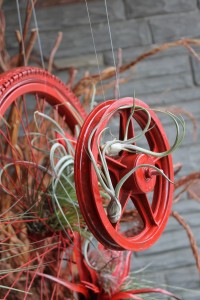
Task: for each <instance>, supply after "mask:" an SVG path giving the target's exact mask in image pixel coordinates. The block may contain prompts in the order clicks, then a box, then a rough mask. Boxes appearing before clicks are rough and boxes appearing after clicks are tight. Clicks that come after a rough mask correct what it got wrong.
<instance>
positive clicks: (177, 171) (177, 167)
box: [173, 163, 183, 175]
mask: <svg viewBox="0 0 200 300" xmlns="http://www.w3.org/2000/svg"><path fill="white" fill-rule="evenodd" d="M182 167H183V164H181V163H177V164H175V165H174V166H173V168H174V175H177V174H178V173H179V172H180V170H181V169H182Z"/></svg>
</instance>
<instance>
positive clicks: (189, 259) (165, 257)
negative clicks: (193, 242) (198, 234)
mask: <svg viewBox="0 0 200 300" xmlns="http://www.w3.org/2000/svg"><path fill="white" fill-rule="evenodd" d="M148 251H149V250H146V251H144V252H140V253H138V254H137V255H138V257H139V259H140V266H141V264H142V266H146V265H148V264H150V266H149V268H148V269H147V270H145V271H146V272H148V273H149V272H158V271H163V270H165V271H170V272H172V270H174V269H177V268H185V270H186V274H187V267H189V266H192V265H194V264H195V260H194V257H193V254H192V250H191V249H190V248H184V249H178V250H173V251H166V252H163V253H157V254H156V255H153V254H151V255H150V254H149V253H148Z"/></svg>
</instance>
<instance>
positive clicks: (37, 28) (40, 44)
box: [31, 0, 45, 69]
mask: <svg viewBox="0 0 200 300" xmlns="http://www.w3.org/2000/svg"><path fill="white" fill-rule="evenodd" d="M31 4H32V10H33V19H34V23H35V27H36V30H37V34H38V47H39V52H40V58H41V63H42V68H43V69H45V64H44V58H43V51H42V43H41V39H40V33H39V27H38V22H37V17H36V12H35V5H34V2H33V0H31Z"/></svg>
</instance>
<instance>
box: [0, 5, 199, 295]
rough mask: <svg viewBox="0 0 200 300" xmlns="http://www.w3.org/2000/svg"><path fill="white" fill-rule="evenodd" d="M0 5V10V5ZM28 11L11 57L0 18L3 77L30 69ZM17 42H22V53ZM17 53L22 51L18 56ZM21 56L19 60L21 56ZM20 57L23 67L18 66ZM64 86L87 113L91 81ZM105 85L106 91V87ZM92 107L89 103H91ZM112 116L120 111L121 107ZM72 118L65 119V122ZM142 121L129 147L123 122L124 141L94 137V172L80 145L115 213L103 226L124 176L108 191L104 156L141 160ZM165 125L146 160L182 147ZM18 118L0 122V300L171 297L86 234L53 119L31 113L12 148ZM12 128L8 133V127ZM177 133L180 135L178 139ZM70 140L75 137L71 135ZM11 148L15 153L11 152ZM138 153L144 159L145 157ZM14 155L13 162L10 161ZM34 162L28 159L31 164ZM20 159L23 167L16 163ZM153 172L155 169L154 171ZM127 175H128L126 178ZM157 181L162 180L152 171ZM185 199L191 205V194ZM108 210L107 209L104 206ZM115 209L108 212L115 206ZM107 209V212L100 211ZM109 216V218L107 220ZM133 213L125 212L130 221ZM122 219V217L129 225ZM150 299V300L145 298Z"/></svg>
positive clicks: (65, 143) (69, 145)
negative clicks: (158, 145)
mask: <svg viewBox="0 0 200 300" xmlns="http://www.w3.org/2000/svg"><path fill="white" fill-rule="evenodd" d="M0 3H1V4H2V2H0ZM32 3H35V1H28V2H27V14H26V16H27V17H26V21H25V24H24V29H23V32H22V33H21V32H18V31H17V39H18V42H19V53H17V54H16V55H15V56H13V57H11V58H10V57H9V55H8V52H7V51H6V48H5V43H4V35H5V19H4V15H3V12H2V11H1V13H0V24H1V25H2V26H1V29H0V37H1V39H0V40H1V46H0V47H1V48H0V67H1V71H2V72H4V71H6V70H8V69H11V68H13V67H16V66H21V65H23V64H24V63H25V64H28V62H29V60H31V59H32V60H34V61H37V57H34V56H33V55H31V54H32V49H33V46H34V42H35V40H36V38H37V30H32V31H31V35H30V37H29V38H28V27H29V23H30V18H31V13H32V9H33V6H32ZM1 4H0V5H1ZM22 41H25V43H24V45H22ZM60 42H61V34H60V35H59V36H58V39H57V41H56V43H55V47H54V49H53V50H52V53H51V55H50V59H49V64H48V69H49V70H51V69H52V68H53V67H54V68H56V66H55V65H54V63H53V57H54V55H55V52H56V49H57V48H58V46H59V43H60ZM190 44H197V45H199V44H200V42H199V40H181V41H178V42H173V43H168V44H165V45H163V46H161V47H158V48H155V49H154V50H151V51H149V52H148V53H145V54H142V55H141V56H139V57H138V59H136V60H135V61H134V62H132V63H131V64H129V65H126V66H119V72H124V71H126V70H128V69H129V68H130V67H133V66H134V65H136V64H137V63H138V62H140V61H141V60H142V59H145V58H146V57H148V56H150V55H153V54H156V53H157V52H159V51H163V50H165V49H167V48H169V47H174V46H178V45H183V46H185V47H187V48H188V49H189V50H190V51H191V47H190ZM23 47H25V48H23ZM24 50H25V53H26V56H24ZM24 57H26V60H25V62H24ZM69 74H70V79H69V82H68V85H70V87H71V88H72V89H73V91H74V93H76V95H77V96H82V97H83V98H84V103H85V105H87V104H88V103H89V102H90V99H91V98H93V97H92V94H93V90H92V89H91V86H92V85H93V86H96V93H97V94H98V93H99V92H100V89H99V88H98V82H99V81H100V79H99V75H92V76H88V77H85V78H83V79H81V80H80V81H79V82H78V83H77V84H76V85H73V83H74V77H75V71H74V70H73V69H70V70H69ZM114 75H115V69H114V68H113V69H108V70H105V72H103V73H102V77H101V80H107V79H110V78H112V77H113V76H114ZM114 85H115V83H114V82H113V83H111V84H110V85H109V86H105V88H107V87H113V86H114ZM91 103H92V105H93V101H91ZM120 109H123V107H121V108H120ZM140 109H144V108H142V107H138V106H136V105H134V103H133V107H132V111H131V114H130V118H129V120H130V119H131V117H132V116H133V114H134V113H135V111H137V110H140ZM73 113H74V112H73V111H72V114H73ZM145 113H146V114H147V116H148V118H147V119H148V121H147V124H146V127H145V128H144V130H143V131H142V132H141V133H140V134H139V135H136V136H135V137H134V138H133V139H131V140H130V139H128V137H127V132H128V127H129V121H128V122H127V124H126V133H125V136H124V139H123V140H119V139H118V140H117V139H113V140H112V141H111V142H106V143H101V142H100V141H101V135H103V132H101V135H100V136H99V144H98V150H99V156H100V158H101V163H102V166H103V169H101V170H100V169H99V168H98V164H97V162H96V161H95V160H94V159H93V154H92V151H91V145H90V142H91V139H92V136H93V134H94V132H95V130H94V132H93V133H92V135H91V137H90V139H89V143H88V149H87V151H88V154H89V155H90V159H91V161H92V163H93V165H94V167H95V170H96V173H97V176H98V179H99V183H100V185H101V191H102V196H103V197H104V198H105V199H107V198H109V199H114V201H115V202H114V203H116V204H117V207H118V208H119V210H118V211H117V215H116V209H115V214H114V215H113V214H112V213H113V206H112V205H111V204H110V205H109V208H110V218H111V219H115V218H116V217H118V215H119V214H120V206H119V205H118V202H117V199H118V194H119V191H120V188H121V186H122V185H123V183H124V182H125V180H127V178H128V176H129V175H130V174H127V176H126V177H125V178H122V179H121V181H120V182H119V183H118V185H117V186H116V187H115V188H113V186H112V181H111V179H110V174H109V172H108V167H107V163H106V159H105V155H113V153H114V154H116V153H118V152H119V151H121V150H123V151H130V152H133V153H135V152H139V153H147V154H149V151H148V150H145V149H144V148H138V147H136V146H134V145H133V142H134V141H136V140H139V139H140V138H142V137H143V136H144V135H145V133H146V132H148V131H149V130H151V128H150V116H149V112H148V110H145ZM167 114H168V116H169V117H171V118H172V120H173V122H174V124H175V126H176V129H177V138H176V140H175V142H174V144H173V145H172V147H171V149H170V150H169V151H167V152H166V153H152V152H151V155H154V156H165V155H168V154H169V153H171V152H172V151H174V150H175V149H176V148H177V147H178V146H179V144H180V143H181V141H182V138H183V135H184V125H183V121H182V119H181V118H180V117H177V116H175V115H174V114H173V113H170V112H168V113H167ZM20 120H21V117H20V112H19V111H16V109H15V108H14V106H13V107H12V109H11V111H10V114H9V115H8V116H7V117H6V118H4V117H2V116H1V119H0V129H1V128H2V126H4V125H5V124H6V126H7V127H8V128H9V140H8V144H7V145H3V146H2V145H1V146H0V150H1V151H0V156H1V164H0V193H1V194H0V200H1V201H0V298H1V299H32V298H35V299H70V300H71V299H98V300H100V299H102V300H109V299H110V300H111V299H112V300H118V299H129V298H130V299H155V298H156V296H155V294H156V293H161V294H163V295H167V296H171V297H174V298H175V296H173V295H172V294H170V293H168V292H166V291H164V290H161V289H157V288H153V287H152V286H151V285H149V286H147V284H145V283H143V282H138V281H137V279H136V278H135V277H134V278H133V277H131V275H130V259H131V253H130V252H118V251H111V250H107V249H105V248H104V247H103V246H102V245H100V244H98V243H97V242H96V241H95V240H94V238H93V237H92V234H91V233H90V232H89V230H88V229H87V227H86V225H85V222H84V219H83V217H82V215H81V213H80V209H79V205H78V201H77V197H76V191H75V183H74V154H75V142H74V140H71V139H70V138H69V137H66V134H65V132H64V130H63V129H62V126H61V122H59V121H55V118H54V116H53V115H49V114H48V115H47V114H46V113H45V112H44V113H41V112H38V111H35V112H34V119H33V120H32V121H31V123H30V124H29V129H30V131H29V135H30V140H31V153H30V145H28V146H27V145H25V144H23V141H22V140H20V143H19V144H20V145H23V147H22V148H20V147H19V144H18V143H17V142H16V141H17V140H18V139H19V134H18V133H19V130H20V128H19V126H18V125H16V124H19V123H20ZM12 124H14V126H12ZM179 126H180V127H182V129H183V130H181V131H180V129H179ZM79 130H80V128H77V133H76V134H75V136H78V131H79ZM16 145H17V146H16ZM13 149H15V150H14V151H13ZM145 151H146V152H145ZM5 153H6V154H9V155H8V157H9V159H8V160H3V159H4V158H5ZM15 153H17V157H15ZM31 155H32V156H33V157H34V160H33V159H32V156H31ZM24 158H26V159H24ZM154 168H156V167H154ZM134 171H135V170H134V169H133V170H132V171H131V172H134ZM157 171H158V172H159V173H161V175H162V176H165V174H163V173H162V171H161V170H159V169H157ZM199 179H200V175H199V173H195V174H190V175H188V177H186V178H184V179H180V180H178V181H177V182H176V183H175V188H179V187H181V186H183V189H182V190H181V192H180V193H179V195H178V196H180V195H181V193H183V192H185V191H187V190H189V189H190V186H191V184H192V183H193V182H194V180H199ZM193 197H194V198H195V197H196V198H198V196H197V195H195V194H194V193H193ZM110 203H111V202H110ZM115 208H116V205H115ZM107 209H108V208H107ZM108 213H109V212H108ZM132 213H133V212H131V214H132ZM131 214H130V213H128V212H127V215H126V217H127V218H130V215H131ZM172 215H173V216H174V217H175V218H177V219H178V221H179V222H180V223H181V224H182V225H183V227H184V228H185V229H186V230H187V232H188V235H189V237H190V240H191V244H192V245H193V252H194V255H195V257H196V261H197V265H198V267H199V269H200V263H199V255H198V249H197V247H196V243H195V239H194V237H193V235H192V233H191V231H190V230H189V228H188V226H187V224H186V223H185V222H184V220H183V219H181V217H180V216H179V215H178V214H177V213H175V212H173V213H172ZM152 293H153V294H152ZM177 299H178V298H177Z"/></svg>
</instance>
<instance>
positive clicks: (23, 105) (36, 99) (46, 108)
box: [0, 67, 86, 232]
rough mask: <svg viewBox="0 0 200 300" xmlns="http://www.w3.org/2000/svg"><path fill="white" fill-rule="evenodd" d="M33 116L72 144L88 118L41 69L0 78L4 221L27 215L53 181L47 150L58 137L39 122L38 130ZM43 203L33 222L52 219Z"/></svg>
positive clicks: (68, 93) (13, 72)
mask: <svg viewBox="0 0 200 300" xmlns="http://www.w3.org/2000/svg"><path fill="white" fill-rule="evenodd" d="M36 111H37V112H40V113H43V114H45V115H47V116H48V117H50V118H51V119H52V120H55V121H56V122H57V123H58V124H59V126H61V127H62V129H63V131H64V132H65V134H66V135H67V136H68V137H69V138H71V139H74V136H75V132H76V126H79V127H81V126H82V124H83V121H84V119H85V117H86V113H85V111H84V110H83V108H82V106H81V104H80V103H79V101H78V99H77V98H76V97H75V95H74V94H73V93H72V92H71V91H70V90H69V89H68V88H67V87H66V86H65V85H64V84H63V83H62V82H61V81H60V80H59V79H58V78H56V77H55V76H53V75H51V74H49V73H48V72H46V71H45V70H42V69H39V68H35V67H22V68H16V69H14V70H11V71H8V72H6V73H4V74H2V75H1V76H0V172H1V185H0V189H1V191H0V192H1V200H2V201H1V206H3V208H2V210H3V211H7V213H5V215H4V217H5V216H7V217H8V215H9V214H11V215H12V213H13V212H14V214H15V215H19V214H21V213H24V212H26V213H27V214H26V216H27V215H29V214H30V212H33V211H34V207H37V206H38V205H39V203H40V202H41V197H43V196H42V195H44V194H45V192H46V191H47V189H48V187H49V185H50V182H51V177H50V176H48V169H49V168H50V160H49V151H50V148H51V146H52V145H53V142H55V141H56V140H58V137H59V135H58V133H57V131H56V130H51V129H52V128H53V129H55V128H54V124H53V123H52V122H51V121H48V120H47V119H43V118H42V117H40V118H39V119H38V124H37V126H36V122H35V117H34V116H35V114H36ZM46 198H47V199H48V196H47V197H46ZM4 200H5V201H4ZM43 202H44V203H43V205H42V207H41V209H42V211H43V213H41V215H37V219H38V218H43V217H44V215H46V216H47V217H48V216H49V215H51V211H50V207H51V205H50V206H49V207H48V208H47V206H46V205H48V203H47V202H48V201H46V202H45V201H43ZM49 202H50V201H49ZM5 203H7V204H5ZM9 207H11V208H12V209H11V210H10V209H9ZM7 209H8V210H7ZM45 210H46V212H45ZM48 210H49V212H48ZM35 211H38V207H37V209H36V210H35ZM44 212H45V213H44ZM2 216H3V215H2ZM23 218H26V217H25V216H23ZM27 218H28V217H27ZM29 221H30V222H31V220H29ZM16 224H17V222H16ZM27 224H29V222H27ZM40 225H41V224H40ZM38 230H39V231H40V228H39V229H38ZM32 231H33V232H34V229H33V228H32Z"/></svg>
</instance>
